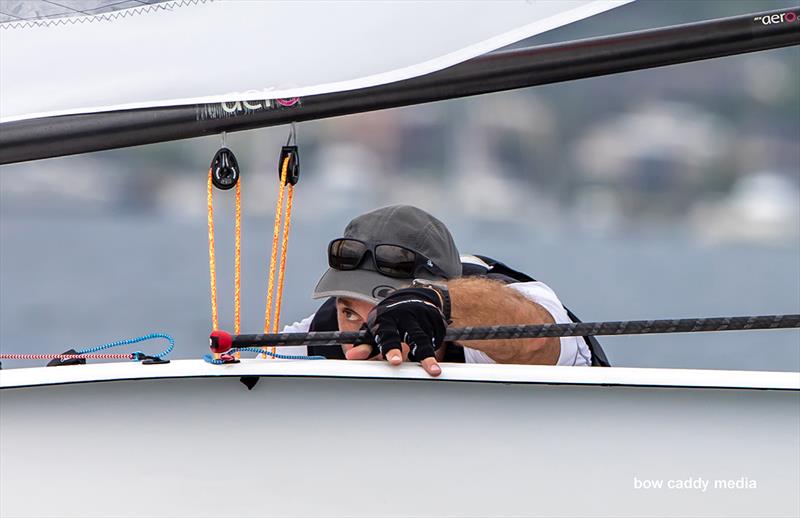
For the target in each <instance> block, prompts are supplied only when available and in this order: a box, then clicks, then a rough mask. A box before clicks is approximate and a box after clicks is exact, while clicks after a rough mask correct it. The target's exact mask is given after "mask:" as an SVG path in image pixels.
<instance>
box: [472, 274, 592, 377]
mask: <svg viewBox="0 0 800 518" xmlns="http://www.w3.org/2000/svg"><path fill="white" fill-rule="evenodd" d="M508 287H509V288H512V289H515V290H517V291H518V292H520V293H521V294H522V295H524V296H525V298H527V299H529V300H531V301H533V302H535V303H537V304H539V305H540V306H542V307H543V308H544V309H546V310H547V312H548V313H550V315H551V316H552V317H553V320H554V321H555V323H556V324H568V323H570V322H572V319H570V318H569V315H567V310H566V309H564V306H563V305H562V304H561V301H560V300H558V296H557V295H556V293H555V292H554V291H553V290H552V289H550V287H549V286H548V285H546V284H545V283H543V282H516V283H513V284H509V285H508ZM591 358H592V354H591V352H590V351H589V346H588V345H586V341H584V339H583V338H581V337H579V336H564V337H561V353H560V354H559V355H558V363H557V364H556V365H575V366H588V365H591V364H592V360H591ZM464 359H465V360H466V362H467V363H495V362H494V360H492V359H491V358H490V357H489V356H488V355H487V354H486V353H484V352H482V351H478V350H475V349H470V348H469V347H464Z"/></svg>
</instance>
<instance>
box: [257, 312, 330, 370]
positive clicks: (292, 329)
mask: <svg viewBox="0 0 800 518" xmlns="http://www.w3.org/2000/svg"><path fill="white" fill-rule="evenodd" d="M314 315H316V313H313V314H312V315H311V316H309V317H306V318H304V319H303V320H301V321H300V322H295V323H293V324H288V325H285V326H283V329H282V330H281V333H308V331H309V329H311V321H312V320H314ZM277 352H278V353H279V354H292V355H300V354H302V355H306V354H308V348H307V347H306V346H305V345H287V346H286V347H279V348H278V351H277ZM257 357H258V358H261V355H260V354H259V355H258V356H257ZM267 359H269V358H267Z"/></svg>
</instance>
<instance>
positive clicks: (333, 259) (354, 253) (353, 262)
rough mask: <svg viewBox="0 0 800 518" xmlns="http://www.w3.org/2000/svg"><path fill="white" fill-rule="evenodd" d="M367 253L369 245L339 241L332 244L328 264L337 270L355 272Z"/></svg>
mask: <svg viewBox="0 0 800 518" xmlns="http://www.w3.org/2000/svg"><path fill="white" fill-rule="evenodd" d="M366 251H367V245H365V244H364V243H362V242H360V241H355V240H353V239H337V240H335V241H333V242H332V243H331V246H330V249H329V253H328V264H329V265H330V267H331V268H335V269H336V270H355V269H356V268H358V265H359V264H361V259H362V258H363V257H364V253H365V252H366Z"/></svg>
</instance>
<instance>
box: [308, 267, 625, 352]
mask: <svg viewBox="0 0 800 518" xmlns="http://www.w3.org/2000/svg"><path fill="white" fill-rule="evenodd" d="M475 257H477V258H479V259H480V260H481V261H483V262H484V263H486V264H487V265H488V266H489V267H488V268H486V267H484V266H481V265H477V264H472V263H462V264H461V268H462V273H461V275H462V276H463V277H486V278H488V279H494V280H497V281H500V282H505V283H509V284H510V283H513V282H536V280H535V279H534V278H533V277H531V276H529V275H527V274H524V273H522V272H518V271H517V270H514V269H512V268H509V267H508V266H506V265H505V264H503V263H501V262H500V261H495V260H494V259H491V258H489V257H485V256H482V255H476V256H475ZM564 309H566V310H567V315H568V316H569V318H570V319H572V321H573V322H580V321H581V320H580V319H579V318H578V317H576V316H575V315H574V314H573V313H572V311H570V310H569V309H567V308H566V307H565V308H564ZM338 330H339V322H338V320H337V319H336V298H334V297H331V298H329V299H328V300H326V301H325V302H324V303H323V304H322V306H320V308H319V309H318V310H317V312H316V314H315V315H314V319H313V320H312V321H311V327H310V329H309V331H338ZM583 339H584V341H585V342H586V345H588V346H589V351H590V352H591V353H592V366H593V367H610V366H611V364H610V363H609V362H608V358H606V354H605V352H604V351H603V348H602V347H601V346H600V343H599V342H598V341H597V339H596V338H595V337H593V336H584V337H583ZM445 346H446V347H447V350H446V351H445V355H444V361H445V362H449V363H464V361H465V360H464V348H463V347H461V346H460V345H457V344H455V343H452V342H447V343H446V344H445ZM308 354H310V355H319V356H325V357H326V358H328V359H329V360H344V359H345V357H344V352H342V349H341V348H340V347H319V346H313V345H309V346H308Z"/></svg>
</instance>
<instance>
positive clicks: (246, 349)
mask: <svg viewBox="0 0 800 518" xmlns="http://www.w3.org/2000/svg"><path fill="white" fill-rule="evenodd" d="M231 352H233V353H236V352H245V353H258V354H266V355H268V356H272V357H273V358H277V359H279V360H327V358H325V357H324V356H306V355H304V354H278V353H273V352H270V351H267V350H265V349H261V348H258V347H232V348H231ZM203 359H204V360H205V361H207V362H208V363H211V364H213V365H222V364H224V363H225V362H224V361H222V360H217V359H215V358H214V357H213V356H211V355H210V354H206V355H205V356H203Z"/></svg>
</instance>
